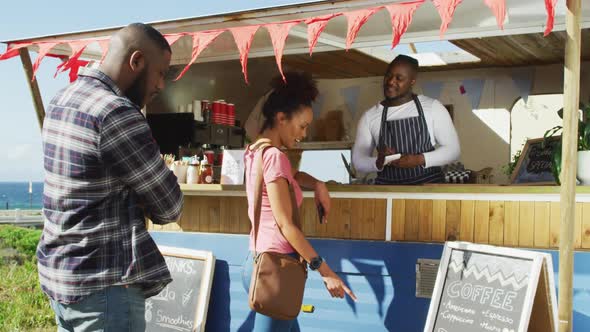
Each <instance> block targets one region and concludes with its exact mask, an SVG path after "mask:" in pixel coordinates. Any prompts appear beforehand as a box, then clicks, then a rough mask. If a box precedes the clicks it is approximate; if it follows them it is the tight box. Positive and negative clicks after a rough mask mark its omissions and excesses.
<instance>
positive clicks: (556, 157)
mask: <svg viewBox="0 0 590 332" xmlns="http://www.w3.org/2000/svg"><path fill="white" fill-rule="evenodd" d="M580 110H581V111H582V114H581V115H580V121H579V122H578V172H577V174H576V175H577V178H578V180H579V181H581V182H582V184H583V185H590V104H589V105H584V104H580ZM557 114H558V115H559V117H560V118H562V119H563V108H562V109H560V110H559V111H557ZM562 130H563V127H562V126H555V127H553V128H551V129H549V130H547V131H546V132H545V135H544V137H545V139H547V138H548V137H551V136H554V135H556V134H558V133H560V132H561V131H562ZM552 157H553V158H552V171H553V176H554V177H555V181H557V183H558V184H560V183H561V182H560V180H559V175H560V174H561V142H560V143H559V144H557V145H556V146H555V148H554V149H553V155H552Z"/></svg>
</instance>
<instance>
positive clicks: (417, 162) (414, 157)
mask: <svg viewBox="0 0 590 332" xmlns="http://www.w3.org/2000/svg"><path fill="white" fill-rule="evenodd" d="M391 164H392V165H393V166H395V167H399V168H414V167H417V166H422V165H424V164H425V161H424V155H423V154H404V155H402V156H401V158H399V159H398V160H395V161H393V162H391Z"/></svg>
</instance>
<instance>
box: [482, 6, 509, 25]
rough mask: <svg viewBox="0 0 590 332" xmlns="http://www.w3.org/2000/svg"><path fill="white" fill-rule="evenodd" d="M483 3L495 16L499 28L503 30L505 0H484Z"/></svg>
mask: <svg viewBox="0 0 590 332" xmlns="http://www.w3.org/2000/svg"><path fill="white" fill-rule="evenodd" d="M485 3H486V5H487V6H488V7H490V9H491V10H492V12H493V13H494V16H496V22H497V23H498V26H499V27H500V29H502V30H504V20H505V19H506V0H485Z"/></svg>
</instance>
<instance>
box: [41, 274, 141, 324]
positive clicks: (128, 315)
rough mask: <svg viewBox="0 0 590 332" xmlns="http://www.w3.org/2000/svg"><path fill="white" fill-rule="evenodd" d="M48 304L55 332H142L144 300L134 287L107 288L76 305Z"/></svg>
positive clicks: (55, 302)
mask: <svg viewBox="0 0 590 332" xmlns="http://www.w3.org/2000/svg"><path fill="white" fill-rule="evenodd" d="M50 304H51V307H52V308H53V311H54V312H55V319H56V321H57V331H58V332H65V331H69V332H74V331H75V332H79V331H80V332H81V331H105V332H110V331H116V332H119V331H121V332H123V331H125V332H127V331H129V332H135V331H141V332H144V331H145V297H144V295H143V291H142V290H141V288H139V287H137V286H131V285H130V286H129V287H127V286H111V287H107V288H105V289H103V290H100V291H98V292H96V293H93V294H92V295H90V296H88V297H86V298H84V299H83V300H82V301H80V302H77V303H71V304H63V303H59V302H57V301H54V300H50Z"/></svg>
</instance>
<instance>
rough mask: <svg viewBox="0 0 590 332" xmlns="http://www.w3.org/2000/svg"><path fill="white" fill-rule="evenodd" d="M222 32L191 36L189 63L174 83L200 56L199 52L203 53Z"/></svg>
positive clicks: (212, 31)
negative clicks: (191, 52)
mask: <svg viewBox="0 0 590 332" xmlns="http://www.w3.org/2000/svg"><path fill="white" fill-rule="evenodd" d="M224 31H225V30H211V31H202V32H195V33H192V34H191V35H192V38H193V54H192V57H191V61H190V62H189V63H188V64H187V65H186V67H184V69H183V70H182V72H181V73H180V74H179V75H178V77H176V78H175V79H174V81H178V80H179V79H180V78H181V77H182V76H184V74H185V73H186V72H187V70H188V69H189V68H190V66H191V65H192V64H193V62H195V60H197V57H198V56H199V54H201V52H203V50H204V49H206V48H207V46H209V44H211V43H212V42H213V41H214V40H215V38H217V36H219V35H220V34H221V33H222V32H224Z"/></svg>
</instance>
